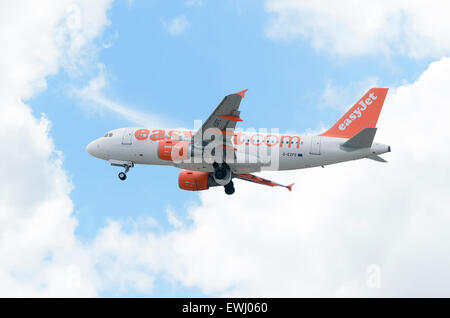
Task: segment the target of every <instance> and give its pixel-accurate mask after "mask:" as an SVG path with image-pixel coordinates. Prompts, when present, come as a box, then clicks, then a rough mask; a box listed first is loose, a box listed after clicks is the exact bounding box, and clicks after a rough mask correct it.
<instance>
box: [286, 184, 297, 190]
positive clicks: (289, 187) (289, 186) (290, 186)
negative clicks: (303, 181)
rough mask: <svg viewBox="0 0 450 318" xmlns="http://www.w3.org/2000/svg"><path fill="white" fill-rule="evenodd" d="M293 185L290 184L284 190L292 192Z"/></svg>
mask: <svg viewBox="0 0 450 318" xmlns="http://www.w3.org/2000/svg"><path fill="white" fill-rule="evenodd" d="M294 184H295V183H291V184H290V185H288V186H286V188H287V189H288V190H289V191H292V186H293V185H294Z"/></svg>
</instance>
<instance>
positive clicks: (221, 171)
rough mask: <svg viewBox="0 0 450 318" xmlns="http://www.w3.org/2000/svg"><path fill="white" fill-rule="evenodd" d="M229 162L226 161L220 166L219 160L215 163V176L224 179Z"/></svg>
mask: <svg viewBox="0 0 450 318" xmlns="http://www.w3.org/2000/svg"><path fill="white" fill-rule="evenodd" d="M227 166H228V165H227V164H226V163H224V164H222V165H220V166H219V164H218V163H217V162H214V163H213V167H214V176H215V177H216V179H219V180H221V179H224V178H225V177H226V176H227Z"/></svg>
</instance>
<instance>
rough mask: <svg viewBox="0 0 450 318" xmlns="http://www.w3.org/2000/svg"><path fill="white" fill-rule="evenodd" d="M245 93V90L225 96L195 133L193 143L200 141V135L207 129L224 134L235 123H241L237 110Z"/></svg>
mask: <svg viewBox="0 0 450 318" xmlns="http://www.w3.org/2000/svg"><path fill="white" fill-rule="evenodd" d="M246 91H247V90H246V89H245V90H243V91H241V92H239V93H236V94H230V95H227V96H225V98H224V99H223V100H222V102H220V104H219V106H217V107H216V109H215V110H214V112H213V113H212V114H211V115H210V116H209V117H208V119H207V120H206V121H205V122H204V123H203V125H202V128H201V129H200V130H198V131H197V132H196V133H195V135H194V141H195V140H202V137H203V136H202V134H203V133H204V132H205V131H206V130H207V129H209V128H217V129H218V130H220V131H222V132H224V133H225V132H226V131H227V129H228V130H229V129H232V130H234V128H235V127H236V123H237V122H238V121H242V119H241V118H240V117H239V114H240V111H239V110H238V109H239V105H240V104H241V100H242V98H244V95H245V92H246Z"/></svg>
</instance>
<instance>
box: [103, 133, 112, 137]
mask: <svg viewBox="0 0 450 318" xmlns="http://www.w3.org/2000/svg"><path fill="white" fill-rule="evenodd" d="M112 135H113V133H106V134H105V135H104V136H103V137H112Z"/></svg>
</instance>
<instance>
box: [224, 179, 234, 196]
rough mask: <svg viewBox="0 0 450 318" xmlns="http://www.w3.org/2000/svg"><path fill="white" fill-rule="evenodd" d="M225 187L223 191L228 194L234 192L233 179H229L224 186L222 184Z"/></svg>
mask: <svg viewBox="0 0 450 318" xmlns="http://www.w3.org/2000/svg"><path fill="white" fill-rule="evenodd" d="M224 188H225V193H226V194H228V195H232V194H233V193H234V184H233V181H230V183H228V184H227V185H226V186H224Z"/></svg>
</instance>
